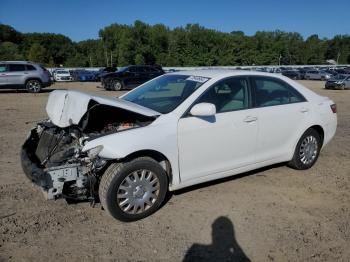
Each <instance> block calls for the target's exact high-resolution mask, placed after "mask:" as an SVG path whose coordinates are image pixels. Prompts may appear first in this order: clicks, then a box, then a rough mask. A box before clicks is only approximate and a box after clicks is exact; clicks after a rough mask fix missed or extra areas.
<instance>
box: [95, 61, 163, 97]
mask: <svg viewBox="0 0 350 262" xmlns="http://www.w3.org/2000/svg"><path fill="white" fill-rule="evenodd" d="M163 74H164V71H163V69H162V68H161V67H160V66H149V65H131V66H126V67H122V68H120V69H119V70H118V71H117V72H114V73H109V74H107V75H105V76H104V77H103V78H102V80H101V84H102V86H103V87H104V88H105V89H106V90H114V91H117V90H122V89H124V88H133V87H136V86H138V85H141V84H143V83H145V82H147V81H149V80H151V79H152V78H155V77H157V76H160V75H163Z"/></svg>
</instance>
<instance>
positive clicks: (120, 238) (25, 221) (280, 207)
mask: <svg viewBox="0 0 350 262" xmlns="http://www.w3.org/2000/svg"><path fill="white" fill-rule="evenodd" d="M301 82H302V83H303V84H304V85H306V86H307V87H309V88H311V89H312V90H314V91H316V92H317V93H319V94H321V95H325V96H329V97H331V98H332V99H333V100H334V101H336V103H337V105H338V112H339V113H338V121H339V122H338V130H337V133H336V136H335V138H334V139H333V140H332V141H331V142H330V144H328V145H327V146H326V147H325V148H324V149H323V151H322V152H321V155H320V158H319V160H318V162H317V164H316V165H315V166H314V167H313V168H311V169H310V170H307V171H295V170H292V169H289V168H288V167H286V166H284V165H277V166H272V167H268V168H264V169H261V170H258V171H254V172H249V173H248V174H243V175H240V176H236V177H232V178H229V179H224V180H220V181H215V182H211V183H206V184H204V185H200V186H195V187H191V188H189V189H185V190H181V191H178V192H175V193H174V194H172V195H171V196H170V199H169V200H168V202H167V204H166V205H165V206H164V207H163V208H161V209H160V210H159V211H158V212H157V213H155V214H154V215H152V216H151V217H148V218H146V219H144V220H142V221H138V222H134V223H122V222H119V221H116V220H114V219H112V218H111V217H109V216H107V214H106V213H105V212H104V211H103V210H101V207H100V205H99V204H98V205H96V206H95V207H94V208H92V207H90V205H89V203H80V204H75V205H68V204H67V203H66V202H65V201H64V200H57V201H45V200H44V198H43V195H42V193H41V192H40V190H39V188H37V187H35V186H33V185H32V184H31V183H30V182H29V181H28V180H27V179H26V178H25V176H24V174H23V172H22V170H21V167H20V161H19V149H20V146H21V144H22V142H23V141H24V139H25V138H26V134H27V133H28V131H29V129H30V128H31V127H32V126H33V125H34V123H35V122H37V121H39V120H41V119H44V118H46V113H45V104H46V101H47V97H48V94H49V91H51V90H53V89H60V88H71V89H79V90H87V91H92V92H95V93H98V94H103V95H108V96H118V95H120V93H121V92H111V91H110V92H107V91H105V90H103V89H101V88H96V85H98V83H60V84H55V85H53V86H52V87H51V88H48V89H46V90H45V91H46V92H44V93H40V94H27V93H26V92H15V91H4V90H0V112H1V114H0V123H1V129H0V165H1V169H0V261H3V260H4V261H51V260H58V261H104V260H107V261H109V260H113V261H125V260H129V261H134V260H137V261H157V260H167V261H182V260H185V261H191V258H192V256H193V255H198V254H199V255H200V256H202V258H203V259H207V260H209V261H223V260H226V261H249V260H251V261H350V249H349V247H350V183H349V182H350V91H333V90H324V89H323V85H324V83H323V82H318V81H313V82H312V81H301Z"/></svg>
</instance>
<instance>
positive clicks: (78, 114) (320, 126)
mask: <svg viewBox="0 0 350 262" xmlns="http://www.w3.org/2000/svg"><path fill="white" fill-rule="evenodd" d="M46 110H47V114H48V116H49V119H48V120H47V121H44V122H41V123H38V125H37V126H36V127H35V128H33V129H32V130H31V132H30V135H29V137H28V139H27V140H26V142H25V143H24V145H23V147H22V153H21V155H22V166H23V170H24V172H25V174H26V175H27V176H28V177H29V178H30V179H31V180H32V181H33V182H34V183H36V184H37V185H40V186H41V187H42V189H43V191H44V192H45V195H46V196H47V198H48V199H57V198H60V197H64V198H67V199H74V200H77V199H78V200H84V199H90V200H91V201H94V199H96V198H98V197H99V199H100V201H101V203H102V205H103V207H104V209H105V210H106V211H107V212H108V213H109V214H110V215H112V216H113V217H114V218H117V219H119V220H122V221H134V220H138V219H141V218H144V217H146V216H148V215H150V214H152V213H153V212H155V211H156V210H157V209H158V208H159V207H160V206H161V204H162V202H163V201H164V198H165V196H166V194H167V192H168V191H173V190H177V189H180V188H184V187H188V186H191V185H194V184H199V183H203V182H206V181H209V180H214V179H218V178H223V177H227V176H232V175H235V174H239V173H242V172H246V171H249V170H253V169H257V168H260V167H263V166H269V165H272V164H275V163H280V162H285V163H287V164H288V165H289V166H290V167H292V168H295V169H299V170H302V169H307V168H310V167H312V166H313V165H314V164H315V162H316V160H317V158H318V156H319V153H320V150H321V148H322V147H323V146H325V145H326V144H327V143H328V142H329V141H330V140H331V139H332V137H333V136H334V134H335V131H336V126H337V114H336V105H335V104H334V102H333V101H332V100H330V99H329V98H327V97H323V96H319V95H317V94H315V93H314V92H312V91H310V90H309V89H307V88H305V87H304V86H302V85H300V84H298V83H297V82H294V81H293V80H290V79H288V78H286V77H284V76H281V75H276V74H269V73H260V72H248V71H228V70H226V71H225V70H224V71H218V70H202V71H187V72H175V73H171V74H166V75H163V76H160V77H158V78H155V79H153V80H151V81H149V82H147V83H145V84H143V85H141V86H140V87H138V88H136V89H134V90H132V91H130V92H129V93H127V94H125V95H124V96H122V97H121V98H107V97H102V96H96V95H93V94H88V93H83V92H78V91H73V90H56V91H53V92H52V93H51V94H50V96H49V100H48V103H47V107H46Z"/></svg>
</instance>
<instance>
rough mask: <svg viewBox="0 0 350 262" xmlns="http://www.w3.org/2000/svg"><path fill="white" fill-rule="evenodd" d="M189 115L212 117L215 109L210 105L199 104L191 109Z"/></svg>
mask: <svg viewBox="0 0 350 262" xmlns="http://www.w3.org/2000/svg"><path fill="white" fill-rule="evenodd" d="M190 114H191V115H193V116H214V115H215V114H216V107H215V105H214V104H211V103H199V104H196V105H194V106H193V107H192V109H191V111H190Z"/></svg>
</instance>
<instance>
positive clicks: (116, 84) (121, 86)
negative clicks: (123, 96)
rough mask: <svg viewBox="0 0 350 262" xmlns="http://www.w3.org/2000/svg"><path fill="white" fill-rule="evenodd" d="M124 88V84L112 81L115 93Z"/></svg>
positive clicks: (112, 88)
mask: <svg viewBox="0 0 350 262" xmlns="http://www.w3.org/2000/svg"><path fill="white" fill-rule="evenodd" d="M122 88H123V84H122V82H120V81H119V80H116V79H115V80H112V82H111V90H113V91H120V90H122Z"/></svg>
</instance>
